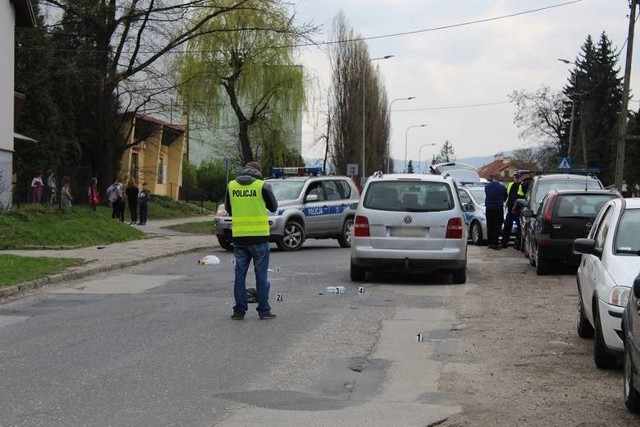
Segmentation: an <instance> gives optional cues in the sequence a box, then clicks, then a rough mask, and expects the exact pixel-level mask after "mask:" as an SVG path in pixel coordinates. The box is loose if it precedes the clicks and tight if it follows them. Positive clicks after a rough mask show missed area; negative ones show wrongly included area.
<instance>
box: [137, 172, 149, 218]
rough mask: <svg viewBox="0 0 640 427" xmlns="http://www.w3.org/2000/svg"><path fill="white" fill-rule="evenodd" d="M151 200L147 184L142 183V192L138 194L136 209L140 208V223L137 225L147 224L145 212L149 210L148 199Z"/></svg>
mask: <svg viewBox="0 0 640 427" xmlns="http://www.w3.org/2000/svg"><path fill="white" fill-rule="evenodd" d="M150 198H151V191H149V187H147V183H146V182H143V183H142V191H141V192H140V194H138V207H139V208H140V222H139V223H138V225H145V224H146V223H147V211H148V209H149V199H150Z"/></svg>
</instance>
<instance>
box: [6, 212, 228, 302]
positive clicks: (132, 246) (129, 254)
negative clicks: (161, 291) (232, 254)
mask: <svg viewBox="0 0 640 427" xmlns="http://www.w3.org/2000/svg"><path fill="white" fill-rule="evenodd" d="M201 221H211V223H212V224H213V215H210V216H198V217H189V218H174V219H166V220H156V221H149V222H148V223H147V224H146V225H144V226H135V227H139V228H140V230H142V231H144V233H145V235H146V238H145V239H141V240H133V241H131V242H124V243H113V244H110V245H104V246H88V247H86V248H79V249H62V250H61V249H43V250H6V251H0V253H3V254H12V255H19V256H33V257H51V258H79V259H83V260H85V261H86V263H85V264H83V265H81V266H78V267H72V268H69V269H67V270H65V271H64V272H62V273H59V274H56V275H53V276H49V277H44V278H41V279H37V280H34V281H31V282H25V283H20V284H18V285H15V286H8V287H3V288H0V300H1V299H3V298H7V297H10V296H15V295H17V294H19V293H21V292H23V291H25V290H28V289H34V288H38V287H41V286H46V285H49V284H53V283H59V282H65V281H69V280H74V279H79V278H82V277H87V276H91V275H94V274H97V273H101V272H105V271H111V270H115V269H120V268H124V267H130V266H132V265H137V264H142V263H144V262H148V261H151V260H154V259H158V258H163V257H168V256H173V255H177V254H182V253H186V252H192V251H196V250H199V249H206V248H214V247H219V245H218V241H217V240H216V237H215V236H214V235H213V234H208V235H193V234H185V233H179V232H176V231H173V230H168V229H165V228H162V227H167V226H171V225H177V224H185V223H188V222H201Z"/></svg>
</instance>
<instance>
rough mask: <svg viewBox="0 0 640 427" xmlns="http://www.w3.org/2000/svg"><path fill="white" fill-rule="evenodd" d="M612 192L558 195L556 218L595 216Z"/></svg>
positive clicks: (611, 195) (609, 198)
mask: <svg viewBox="0 0 640 427" xmlns="http://www.w3.org/2000/svg"><path fill="white" fill-rule="evenodd" d="M614 197H615V195H613V194H565V195H562V196H560V197H558V210H557V214H556V215H557V216H558V218H595V216H596V215H597V214H598V212H600V209H602V207H603V206H604V205H605V203H607V202H608V201H609V200H611V199H613V198H614Z"/></svg>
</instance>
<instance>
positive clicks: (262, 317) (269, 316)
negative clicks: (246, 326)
mask: <svg viewBox="0 0 640 427" xmlns="http://www.w3.org/2000/svg"><path fill="white" fill-rule="evenodd" d="M259 316H260V320H270V319H275V318H276V315H275V314H273V313H261V314H259Z"/></svg>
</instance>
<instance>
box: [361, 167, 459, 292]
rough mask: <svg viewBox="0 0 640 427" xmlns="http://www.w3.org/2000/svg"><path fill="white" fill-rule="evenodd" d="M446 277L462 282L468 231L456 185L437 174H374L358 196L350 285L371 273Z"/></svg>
mask: <svg viewBox="0 0 640 427" xmlns="http://www.w3.org/2000/svg"><path fill="white" fill-rule="evenodd" d="M376 270H378V271H406V272H413V271H426V272H443V271H444V272H449V273H451V276H452V282H453V283H465V282H466V280H467V227H466V226H465V221H464V213H463V211H462V207H461V205H460V200H459V198H458V193H457V188H456V184H455V183H454V181H453V180H452V179H451V178H448V177H443V176H440V175H416V174H396V175H382V174H377V175H375V176H373V177H371V178H370V179H369V180H368V181H367V183H366V185H365V188H364V190H363V192H362V196H361V197H360V201H359V202H358V207H357V209H356V216H355V219H354V227H353V234H352V237H351V270H350V271H351V280H352V281H364V280H365V276H366V273H367V272H372V271H376Z"/></svg>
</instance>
